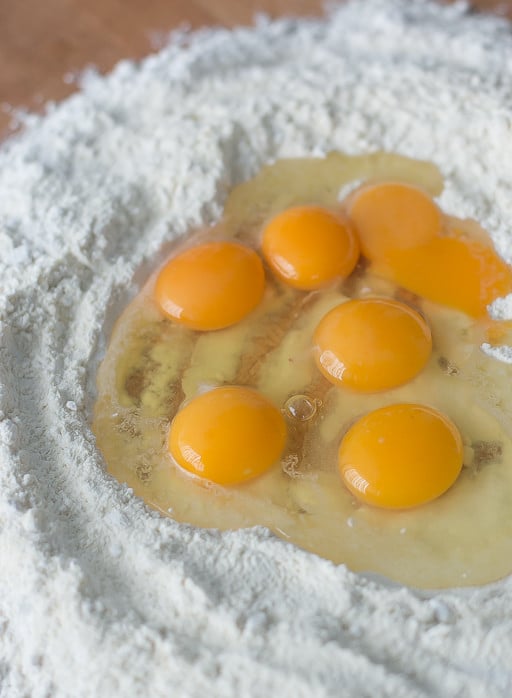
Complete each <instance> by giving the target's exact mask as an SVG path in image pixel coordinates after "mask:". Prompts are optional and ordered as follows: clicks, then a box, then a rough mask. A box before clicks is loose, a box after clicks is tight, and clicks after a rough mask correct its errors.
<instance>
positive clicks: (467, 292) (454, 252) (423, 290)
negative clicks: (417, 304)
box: [349, 184, 512, 318]
mask: <svg viewBox="0 0 512 698" xmlns="http://www.w3.org/2000/svg"><path fill="white" fill-rule="evenodd" d="M349 215H350V219H351V220H352V222H353V223H354V226H355V228H356V230H357V233H358V235H359V237H360V241H361V249H362V252H363V254H364V255H365V256H366V257H367V259H369V260H370V261H371V262H372V269H373V271H374V272H375V273H376V274H378V275H380V276H383V277H385V278H388V279H390V280H392V281H394V282H395V283H396V284H398V285H400V286H403V287H404V288H407V289H408V290H409V291H412V292H414V293H416V294H418V295H419V296H422V297H423V298H426V299H428V300H431V301H434V302H436V303H440V304H442V305H446V306H448V307H451V308H456V309H457V310H462V311H463V312H465V313H467V314H468V315H470V316H472V317H477V318H478V317H484V316H485V315H486V313H487V306H488V305H489V304H490V303H492V302H493V301H494V300H496V298H499V297H500V296H504V295H506V294H507V293H510V292H511V291H512V270H511V268H510V267H509V266H508V265H507V264H505V262H503V260H501V259H500V257H499V256H498V255H497V254H496V253H495V252H494V250H493V249H492V247H491V246H490V245H486V244H485V243H483V242H481V241H479V240H472V239H469V238H467V237H466V236H464V235H463V234H462V233H460V232H459V231H456V230H450V229H447V230H445V231H443V218H442V214H441V212H440V210H439V209H438V208H437V206H436V205H435V204H434V202H433V201H432V200H431V199H430V197H428V196H427V195H426V194H424V193H423V192H421V191H420V190H419V189H416V188H414V187H410V186H407V185H404V184H379V185H375V186H372V187H368V188H364V189H362V190H361V192H360V193H358V194H355V195H354V197H353V199H352V201H351V204H350V206H349Z"/></svg>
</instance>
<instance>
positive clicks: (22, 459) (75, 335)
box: [0, 0, 512, 698]
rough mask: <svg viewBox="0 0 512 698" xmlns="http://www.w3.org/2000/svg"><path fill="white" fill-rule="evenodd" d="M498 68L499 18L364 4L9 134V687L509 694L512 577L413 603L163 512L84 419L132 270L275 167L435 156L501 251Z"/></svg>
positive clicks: (503, 112) (109, 691)
mask: <svg viewBox="0 0 512 698" xmlns="http://www.w3.org/2000/svg"><path fill="white" fill-rule="evenodd" d="M511 75H512V39H511V32H510V28H509V27H508V26H507V25H506V24H505V22H503V21H499V20H497V19H494V18H490V17H488V18H485V17H478V16H471V15H470V14H466V11H465V8H464V6H462V5H460V4H459V5H456V6H453V7H449V8H446V9H441V8H439V7H438V6H436V5H434V4H426V3H423V2H421V1H419V2H418V1H416V2H411V1H410V0H357V1H355V2H353V3H350V4H348V5H347V6H345V7H342V8H340V9H338V10H336V11H334V12H333V14H332V16H331V17H330V18H329V19H328V20H327V21H314V22H306V21H299V22H297V21H281V22H277V23H270V24H267V23H264V22H263V23H260V24H259V26H257V27H256V28H255V29H238V30H236V31H233V32H228V31H208V32H203V33H201V34H198V35H195V36H192V37H190V36H187V37H182V38H181V39H177V40H175V42H174V43H172V45H171V46H169V47H168V48H166V49H164V50H163V51H162V52H161V53H160V54H159V55H156V56H153V57H151V58H148V59H147V60H146V61H144V62H143V63H142V64H141V65H135V64H133V63H129V62H125V63H122V64H121V65H119V66H118V67H117V68H116V70H115V71H114V72H113V74H112V75H110V76H108V77H106V78H98V77H90V78H88V80H87V82H86V84H85V86H84V90H83V91H82V92H81V93H80V94H78V95H77V96H74V97H72V98H71V99H69V100H67V101H66V102H65V103H64V104H62V105H61V106H59V107H57V108H56V109H54V110H53V111H52V113H50V114H49V115H47V116H45V117H44V118H42V119H39V118H35V117H34V118H31V119H30V122H31V123H30V124H29V126H28V128H27V130H26V132H25V134H24V135H23V136H22V137H20V138H18V139H16V140H14V141H12V142H10V143H7V144H6V145H5V147H4V148H3V150H2V152H1V153H0V696H1V698H22V697H23V698H26V697H30V698H32V697H33V698H43V697H48V698H61V697H64V696H66V697H67V696H69V697H70V698H85V697H88V696H91V697H93V696H94V698H103V697H109V698H111V697H112V696H123V697H131V696H173V698H175V697H180V696H183V697H187V698H189V697H191V698H194V697H196V696H197V697H198V698H204V697H205V696H222V697H226V698H229V697H231V696H232V697H233V698H244V697H246V696H247V697H253V696H254V697H255V696H258V697H259V696H261V697H262V698H274V697H276V698H277V697H279V698H281V697H283V698H286V697H287V696H294V698H301V697H304V698H316V697H318V698H320V697H325V696H354V697H355V698H364V697H365V696H371V697H372V698H375V697H379V698H380V697H385V696H390V697H391V696H392V697H393V698H401V697H404V698H416V697H419V696H435V697H436V698H439V697H443V696H447V697H448V696H449V697H450V698H453V697H454V696H460V697H461V698H462V697H463V698H472V697H475V696H482V697H485V698H492V697H494V696H507V697H508V696H510V695H512V665H511V657H512V610H511V609H512V584H511V582H510V580H506V581H503V582H501V583H499V584H496V585H493V586H488V587H485V588H482V589H475V590H467V591H465V592H461V591H446V592H442V593H438V594H435V595H431V596H428V595H425V594H417V593H415V592H413V591H410V590H408V589H405V588H400V587H391V586H389V585H387V584H385V583H381V582H380V581H379V580H371V579H367V578H362V577H359V576H357V575H354V574H351V573H350V572H348V571H347V570H345V569H344V568H342V567H335V566H334V565H332V564H331V563H329V562H326V561H324V560H321V559H318V558H316V557H315V556H313V555H310V554H307V553H305V552H303V551H301V550H298V549H295V548H293V547H291V546H288V545H287V544H286V543H285V542H282V541H280V540H277V539H275V538H274V537H273V536H272V535H270V534H269V533H268V532H267V531H265V530H263V529H255V530H247V531H238V532H233V533H227V534H219V533H217V532H215V531H204V530H195V529H193V528H192V527H189V526H184V525H178V524H176V523H175V522H173V521H171V520H167V519H163V518H161V517H160V516H158V515H157V514H155V513H153V512H150V511H148V510H147V509H145V507H144V506H143V505H142V503H141V502H140V501H137V500H136V499H135V498H134V497H133V496H132V495H131V494H130V492H129V491H127V489H126V488H124V487H122V486H121V485H119V484H118V483H117V482H114V481H113V480H112V479H111V478H110V477H108V476H107V475H106V474H105V473H104V471H103V469H102V462H101V458H100V457H99V455H98V453H97V451H96V449H95V446H94V440H93V438H92V436H91V432H90V430H89V426H88V425H89V421H90V416H91V404H92V401H93V397H94V395H93V390H94V375H95V370H96V366H97V360H98V357H99V356H100V355H101V351H102V348H103V345H104V341H105V336H106V334H108V331H109V328H110V327H111V323H112V320H113V318H114V317H115V315H116V314H117V312H118V311H119V309H120V307H121V306H122V304H124V303H125V302H126V301H127V299H128V298H129V297H130V294H131V293H133V291H134V284H133V275H134V272H137V273H138V275H137V277H136V278H137V280H138V281H141V280H142V279H143V278H144V275H145V274H146V273H147V271H148V270H149V269H150V268H151V265H152V264H154V263H155V255H156V253H157V251H158V250H159V249H160V248H161V246H162V244H163V243H164V242H165V241H169V240H170V239H172V238H173V237H174V236H176V235H178V234H181V233H183V232H184V231H186V230H187V229H188V228H189V227H190V226H193V225H196V224H198V223H200V222H201V221H205V220H212V219H213V218H214V217H215V216H217V215H219V213H220V212H221V209H222V202H223V200H224V197H225V194H226V191H227V190H228V188H229V187H231V186H232V185H233V184H234V183H236V182H238V181H240V180H241V179H242V178H246V177H247V176H249V175H251V174H253V173H254V172H255V171H256V169H257V168H258V167H259V166H260V165H262V164H263V163H264V162H266V161H268V160H269V159H272V158H276V157H281V156H285V155H304V154H312V153H319V152H323V151H325V150H328V149H341V150H345V151H348V152H351V153H356V152H357V153H359V152H366V151H369V150H373V149H376V148H385V149H388V150H391V151H396V152H400V153H403V154H406V155H410V156H414V157H419V158H425V159H429V160H432V161H434V162H435V163H437V164H438V165H439V166H440V167H441V169H442V170H443V173H444V175H445V176H446V178H447V186H446V191H445V193H444V194H443V196H442V199H441V204H442V206H443V207H444V208H445V210H447V211H449V212H452V213H454V214H456V215H458V216H474V217H475V218H477V219H478V220H480V221H481V222H482V223H483V224H484V226H486V227H487V228H488V229H489V230H490V231H491V233H492V234H493V236H494V238H495V240H496V243H497V246H498V249H499V251H500V252H501V253H502V254H503V255H504V256H505V258H506V259H507V260H509V261H510V260H512V235H511V234H510V233H511V227H510V226H511V221H512V188H511V184H512V177H511V175H512V170H511V164H510V163H511V162H512V121H511V119H512V111H511V106H512V79H511V77H510V76H511ZM497 312H498V313H499V314H500V316H503V315H510V314H511V313H510V303H506V304H505V307H503V304H502V305H501V306H500V307H499V308H498V310H497ZM105 317H106V318H107V320H106V322H105V325H104V326H103V327H102V325H103V323H104V319H105ZM469 521H471V512H468V522H469Z"/></svg>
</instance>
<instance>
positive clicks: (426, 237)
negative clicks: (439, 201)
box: [349, 182, 443, 261]
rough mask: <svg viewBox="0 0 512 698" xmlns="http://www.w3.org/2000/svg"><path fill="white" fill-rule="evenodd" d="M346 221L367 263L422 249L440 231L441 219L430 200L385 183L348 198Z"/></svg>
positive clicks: (413, 190)
mask: <svg viewBox="0 0 512 698" xmlns="http://www.w3.org/2000/svg"><path fill="white" fill-rule="evenodd" d="M349 217H350V220H351V221H352V223H353V224H354V226H355V228H356V231H357V234H358V236H359V241H360V243H361V251H362V253H363V254H364V256H365V257H366V258H367V259H369V260H371V261H374V260H377V261H383V260H386V259H387V258H388V257H389V256H390V254H393V253H396V252H397V251H398V252H400V251H402V250H408V249H410V248H411V247H417V246H418V245H424V244H425V243H427V242H430V241H431V240H433V239H434V238H435V237H436V236H437V235H438V234H439V233H440V231H441V228H442V222H443V217H442V214H441V211H440V210H439V209H438V207H437V206H436V205H435V203H434V202H433V201H432V199H431V198H430V197H429V196H428V195H427V194H425V193H424V192H423V191H421V190H420V189H417V188H416V187H412V186H410V185H407V184H399V183H394V182H391V183H386V184H377V185H374V186H370V187H365V188H363V189H361V191H360V192H358V193H356V194H354V195H353V197H351V203H350V206H349Z"/></svg>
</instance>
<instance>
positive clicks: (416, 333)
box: [313, 298, 432, 391]
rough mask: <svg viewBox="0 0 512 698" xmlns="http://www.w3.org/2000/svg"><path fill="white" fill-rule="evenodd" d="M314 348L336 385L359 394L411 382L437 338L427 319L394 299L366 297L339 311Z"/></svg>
mask: <svg viewBox="0 0 512 698" xmlns="http://www.w3.org/2000/svg"><path fill="white" fill-rule="evenodd" d="M313 350H314V355H315V359H316V362H317V365H318V368H319V369H320V371H321V372H322V373H323V374H324V376H325V377H326V378H327V380H329V381H330V382H331V383H334V384H335V385H340V386H343V387H347V388H351V389H353V390H359V391H375V390H385V389H387V388H395V387H396V386H398V385H402V383H406V382H407V381H408V380H411V378H414V376H415V375H416V374H417V373H419V372H420V371H421V370H422V369H423V368H424V366H425V364H426V363H427V361H428V359H429V358H430V354H431V351H432V335H431V332H430V328H429V327H428V325H427V323H426V322H425V320H424V319H423V318H422V316H421V315H420V314H419V313H417V312H416V311H415V310H413V309H412V308H410V307H409V306H408V305H405V303H400V302H399V301H396V300H393V299H391V298H363V299H355V300H351V301H347V302H346V303H343V304H342V305H339V306H337V307H336V308H333V310H331V311H330V312H329V313H327V315H325V316H324V317H323V318H322V320H321V321H320V324H319V325H318V327H317V328H316V331H315V336H314V339H313Z"/></svg>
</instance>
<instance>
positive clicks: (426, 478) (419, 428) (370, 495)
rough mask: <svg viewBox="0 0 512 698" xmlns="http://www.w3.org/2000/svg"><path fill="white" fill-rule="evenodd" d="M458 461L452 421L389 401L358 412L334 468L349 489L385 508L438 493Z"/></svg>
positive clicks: (421, 407)
mask: <svg viewBox="0 0 512 698" xmlns="http://www.w3.org/2000/svg"><path fill="white" fill-rule="evenodd" d="M462 462H463V445H462V439H461V436H460V433H459V431H458V429H457V427H456V426H455V425H454V424H453V422H451V420H449V419H448V417H446V416H445V415H443V414H441V413H440V412H438V411H437V410H434V409H433V408H431V407H427V406H424V405H414V404H396V405H390V406H389V407H382V408H380V409H378V410H375V411H374V412H370V413H369V414H367V415H366V416H364V417H362V418H361V419H359V420H358V421H357V422H356V423H355V424H354V425H353V426H352V427H351V428H350V429H349V430H348V432H347V433H346V434H345V436H344V438H343V440H342V442H341V445H340V448H339V452H338V467H339V470H340V473H341V476H342V479H343V481H344V483H345V484H346V486H347V487H348V489H349V490H350V491H351V492H352V494H354V496H355V497H357V499H359V500H361V501H362V502H365V503H367V504H373V505H375V506H379V507H385V508H389V509H402V508H408V507H414V506H418V505H420V504H424V503H426V502H429V501H431V500H432V499H435V498H436V497H439V496H440V495H441V494H443V492H446V490H447V489H448V488H449V487H451V485H452V484H453V483H454V482H455V480H456V479H457V477H458V475H459V473H460V471H461V468H462Z"/></svg>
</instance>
